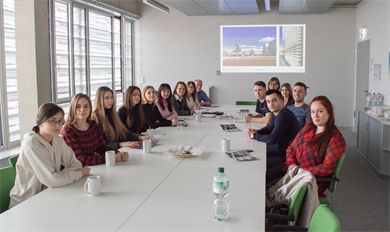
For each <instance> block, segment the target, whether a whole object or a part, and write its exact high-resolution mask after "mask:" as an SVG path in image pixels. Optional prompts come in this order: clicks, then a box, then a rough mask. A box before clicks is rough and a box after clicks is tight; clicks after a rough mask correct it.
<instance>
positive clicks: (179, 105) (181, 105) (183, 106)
mask: <svg viewBox="0 0 390 232" xmlns="http://www.w3.org/2000/svg"><path fill="white" fill-rule="evenodd" d="M172 107H173V109H175V110H176V112H177V114H178V115H179V116H184V115H190V114H191V111H190V109H189V108H188V106H187V99H186V98H185V97H184V96H183V98H182V99H181V101H179V100H176V97H175V96H173V97H172Z"/></svg>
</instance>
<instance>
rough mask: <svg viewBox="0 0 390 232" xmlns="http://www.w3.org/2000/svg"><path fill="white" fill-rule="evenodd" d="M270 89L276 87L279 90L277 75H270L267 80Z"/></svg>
mask: <svg viewBox="0 0 390 232" xmlns="http://www.w3.org/2000/svg"><path fill="white" fill-rule="evenodd" d="M270 89H276V90H279V91H280V81H279V78H277V77H272V78H271V79H269V81H268V90H270Z"/></svg>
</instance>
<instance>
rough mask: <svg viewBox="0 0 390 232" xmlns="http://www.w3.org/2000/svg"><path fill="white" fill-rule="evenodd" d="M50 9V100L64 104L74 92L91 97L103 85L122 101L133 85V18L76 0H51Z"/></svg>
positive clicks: (119, 102) (92, 98)
mask: <svg viewBox="0 0 390 232" xmlns="http://www.w3.org/2000/svg"><path fill="white" fill-rule="evenodd" d="M51 9H52V10H51V20H52V21H51V27H52V28H51V41H52V42H51V43H52V45H53V46H52V54H53V55H52V58H51V59H52V60H51V62H52V79H53V81H52V83H53V91H52V92H53V101H54V102H56V103H58V104H60V105H63V106H64V107H66V106H67V104H68V103H69V102H70V100H71V98H72V97H73V96H74V95H75V94H77V93H80V92H82V93H86V94H88V95H89V96H90V97H91V100H92V101H94V98H95V94H96V90H97V89H98V88H99V87H100V86H108V87H110V88H111V89H112V90H113V91H114V92H115V97H116V103H117V104H120V105H122V104H123V92H124V91H125V90H126V88H127V87H128V86H129V85H132V84H133V69H132V67H133V60H132V57H133V56H132V23H133V21H132V20H131V19H130V18H127V17H124V16H122V15H121V14H119V13H117V12H114V11H109V10H105V9H102V8H99V7H96V6H93V5H88V4H82V3H80V2H72V1H61V0H56V1H54V4H53V5H52V6H51ZM120 105H117V106H118V107H119V106H120Z"/></svg>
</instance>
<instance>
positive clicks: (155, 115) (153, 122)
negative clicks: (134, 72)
mask: <svg viewBox="0 0 390 232" xmlns="http://www.w3.org/2000/svg"><path fill="white" fill-rule="evenodd" d="M156 98H157V96H156V90H154V88H153V86H145V88H144V90H143V91H142V111H143V113H144V119H145V123H146V125H147V126H148V127H149V128H153V129H155V128H157V127H160V126H176V125H177V121H170V120H167V119H165V118H163V116H162V115H161V114H160V111H159V110H158V109H157V106H156V104H155V103H154V102H155V101H156Z"/></svg>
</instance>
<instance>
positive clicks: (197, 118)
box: [195, 113, 202, 122]
mask: <svg viewBox="0 0 390 232" xmlns="http://www.w3.org/2000/svg"><path fill="white" fill-rule="evenodd" d="M195 119H196V121H197V122H201V121H202V114H201V113H196V114H195Z"/></svg>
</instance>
